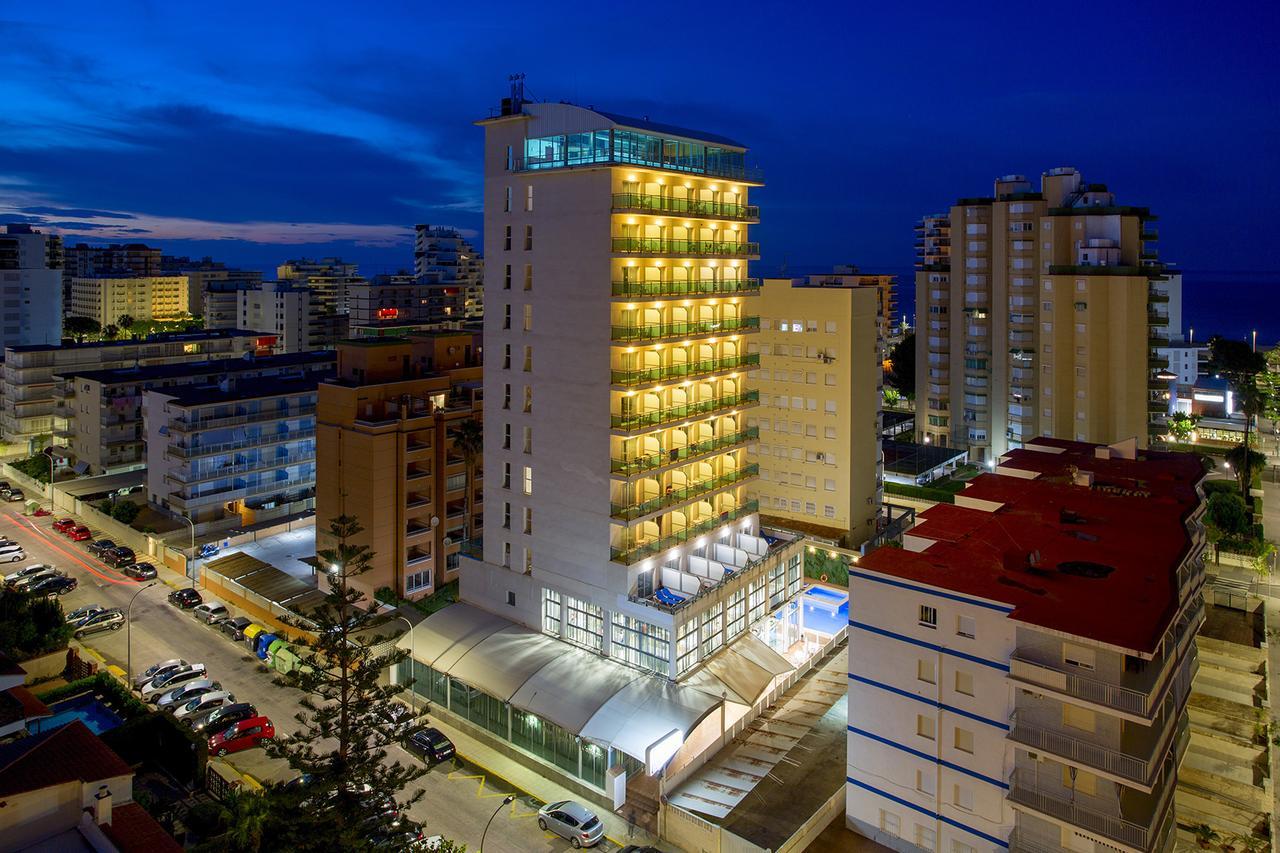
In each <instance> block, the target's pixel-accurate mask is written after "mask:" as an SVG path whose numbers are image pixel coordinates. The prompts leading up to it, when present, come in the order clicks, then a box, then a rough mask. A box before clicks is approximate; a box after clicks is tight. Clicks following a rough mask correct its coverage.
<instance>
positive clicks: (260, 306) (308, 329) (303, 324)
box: [236, 280, 347, 352]
mask: <svg viewBox="0 0 1280 853" xmlns="http://www.w3.org/2000/svg"><path fill="white" fill-rule="evenodd" d="M236 300H237V313H236V327H237V328H240V329H255V330H257V331H260V332H264V333H268V334H272V335H275V337H276V341H277V344H276V347H277V350H276V351H277V352H307V351H309V350H317V349H324V348H325V347H331V346H333V345H334V344H335V343H336V342H337V341H339V340H341V339H342V338H344V337H346V331H347V322H346V320H347V318H346V315H343V314H335V313H333V312H332V311H330V310H328V308H327V307H325V306H324V305H323V304H321V302H320V301H319V296H318V294H317V291H315V290H313V289H312V288H310V287H308V286H306V285H303V284H299V283H298V282H296V281H293V280H280V281H261V282H258V283H257V284H254V285H252V286H249V287H241V288H239V289H238V290H237V291H236Z"/></svg>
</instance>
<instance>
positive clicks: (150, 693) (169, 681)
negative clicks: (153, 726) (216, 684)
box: [142, 663, 205, 702]
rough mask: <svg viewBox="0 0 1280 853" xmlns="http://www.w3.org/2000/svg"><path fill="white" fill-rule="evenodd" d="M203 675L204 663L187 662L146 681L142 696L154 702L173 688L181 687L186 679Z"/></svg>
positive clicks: (190, 679) (194, 678)
mask: <svg viewBox="0 0 1280 853" xmlns="http://www.w3.org/2000/svg"><path fill="white" fill-rule="evenodd" d="M204 676H205V669H204V664H202V663H192V664H187V665H186V666H184V667H180V668H178V669H175V670H173V671H172V672H169V673H167V674H165V675H163V676H160V677H158V678H154V679H152V680H151V681H150V682H148V683H147V685H146V686H144V687H143V688H142V698H143V699H145V700H147V701H148V702H154V701H156V700H157V699H159V698H160V697H161V696H162V695H164V694H165V693H168V692H169V691H170V690H172V689H173V688H175V687H181V686H182V685H184V684H186V683H187V682H188V681H195V680H196V679H197V678H204Z"/></svg>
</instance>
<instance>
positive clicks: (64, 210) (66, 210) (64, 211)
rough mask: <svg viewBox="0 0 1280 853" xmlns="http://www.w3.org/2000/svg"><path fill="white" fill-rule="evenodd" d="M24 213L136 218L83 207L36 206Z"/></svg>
mask: <svg viewBox="0 0 1280 853" xmlns="http://www.w3.org/2000/svg"><path fill="white" fill-rule="evenodd" d="M22 212H23V213H44V214H48V215H50V216H97V217H101V218H104V219H134V218H135V217H134V215H133V214H132V213H120V212H119V211H115V210H89V209H87V208H83V207H47V206H39V205H37V206H35V207H24V208H22Z"/></svg>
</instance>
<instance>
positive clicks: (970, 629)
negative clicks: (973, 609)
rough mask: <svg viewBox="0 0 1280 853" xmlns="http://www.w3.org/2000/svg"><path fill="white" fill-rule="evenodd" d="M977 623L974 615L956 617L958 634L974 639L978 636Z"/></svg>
mask: <svg viewBox="0 0 1280 853" xmlns="http://www.w3.org/2000/svg"><path fill="white" fill-rule="evenodd" d="M977 630H978V629H977V624H976V622H975V621H974V618H973V617H972V616H957V617H956V634H957V635H958V636H961V637H968V638H969V639H970V640H972V639H973V638H974V637H975V636H977Z"/></svg>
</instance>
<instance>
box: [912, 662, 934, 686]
mask: <svg viewBox="0 0 1280 853" xmlns="http://www.w3.org/2000/svg"><path fill="white" fill-rule="evenodd" d="M916 679H917V680H919V681H923V682H926V683H928V684H936V683H937V681H936V679H937V675H936V673H935V669H934V665H933V661H931V660H928V659H927V658H920V659H919V660H917V661H916Z"/></svg>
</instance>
